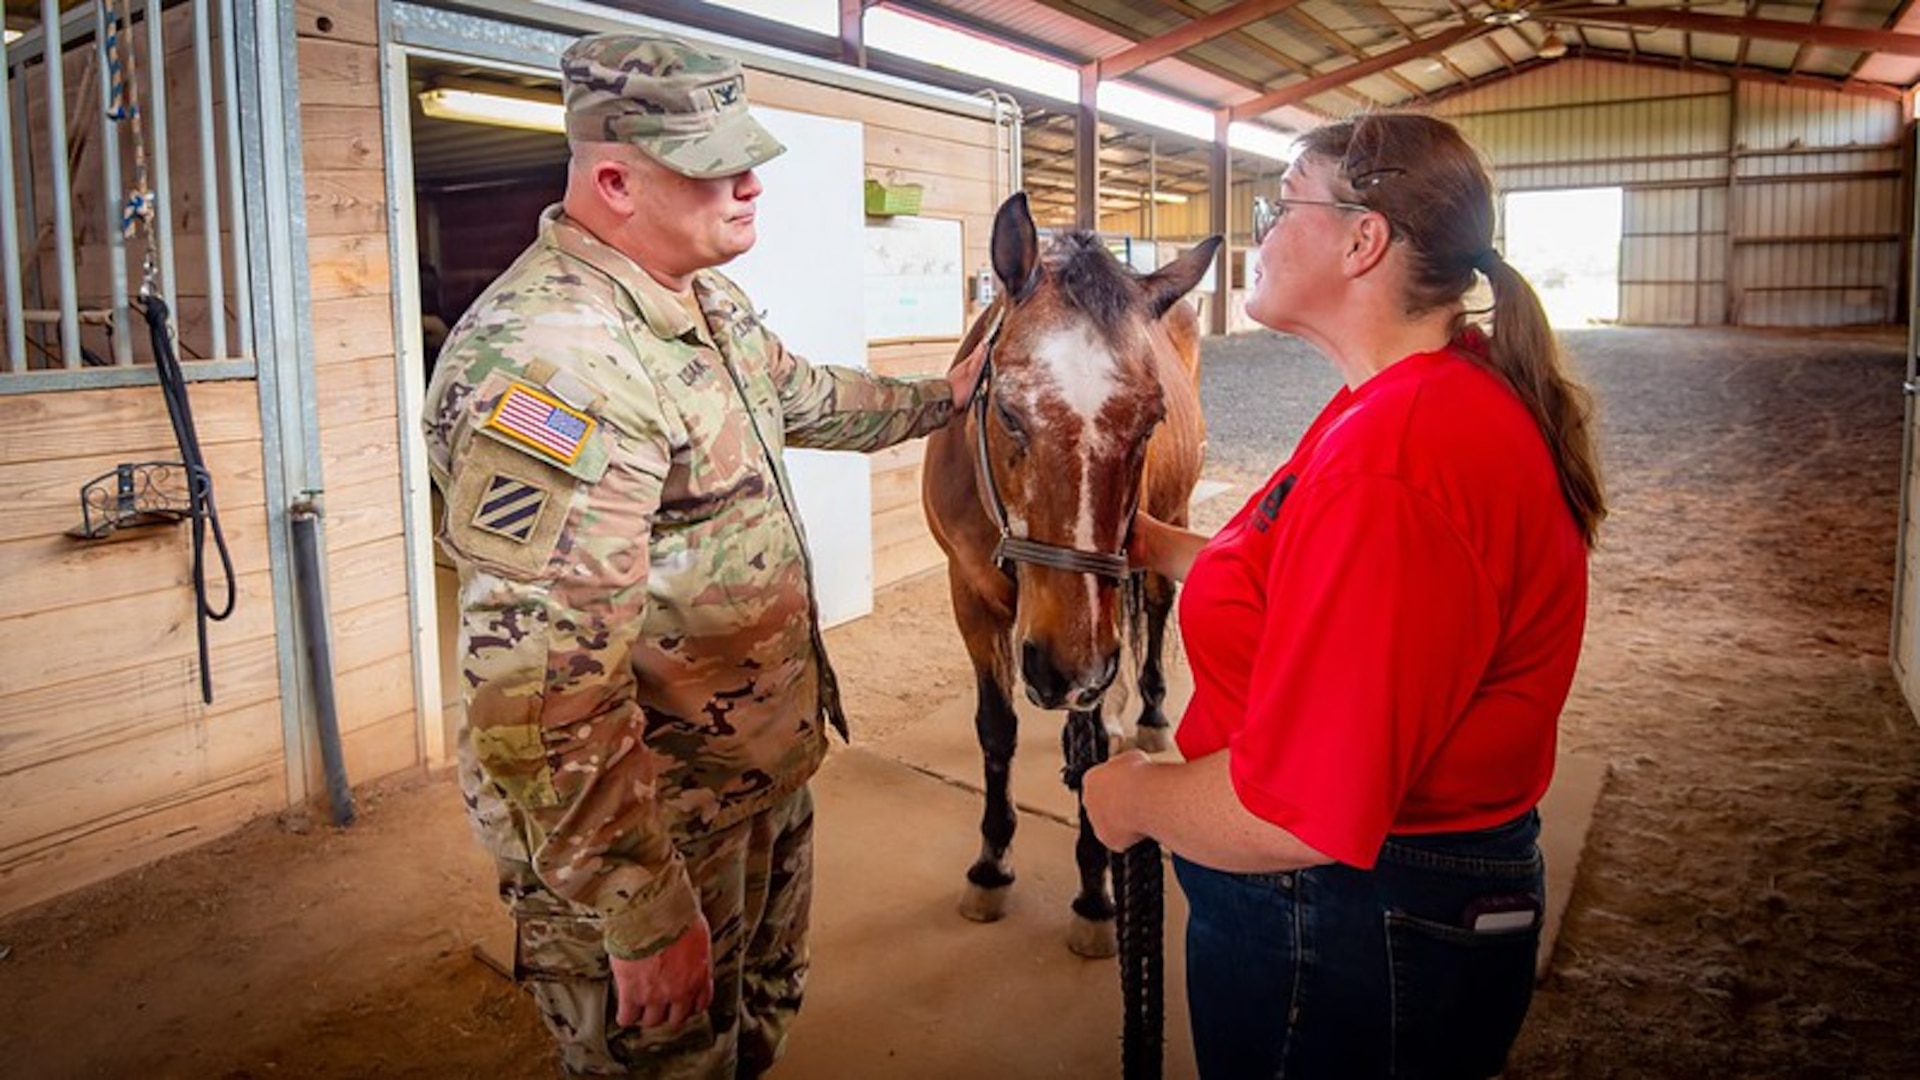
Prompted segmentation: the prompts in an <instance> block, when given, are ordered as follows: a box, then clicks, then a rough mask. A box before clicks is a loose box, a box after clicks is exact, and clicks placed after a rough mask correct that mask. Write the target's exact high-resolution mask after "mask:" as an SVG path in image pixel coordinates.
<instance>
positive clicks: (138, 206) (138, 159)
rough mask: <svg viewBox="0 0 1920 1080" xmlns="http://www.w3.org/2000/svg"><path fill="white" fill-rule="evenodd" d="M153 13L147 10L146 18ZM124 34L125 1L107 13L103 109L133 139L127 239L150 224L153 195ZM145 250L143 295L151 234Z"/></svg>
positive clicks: (149, 276)
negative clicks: (109, 98) (107, 101)
mask: <svg viewBox="0 0 1920 1080" xmlns="http://www.w3.org/2000/svg"><path fill="white" fill-rule="evenodd" d="M154 15H155V13H154V12H152V11H149V12H148V14H147V17H148V18H153V17H154ZM123 26H124V27H125V28H126V30H127V31H128V32H131V31H132V29H133V16H132V14H131V12H130V11H129V9H128V0H120V3H119V4H118V5H116V6H115V7H113V8H111V9H109V10H108V12H107V47H106V53H107V85H108V88H109V90H110V92H111V93H112V95H113V105H112V107H111V108H109V109H108V110H107V118H108V119H109V120H114V121H119V122H122V123H126V124H127V125H128V128H129V132H128V134H129V135H130V136H131V137H132V139H133V185H132V187H130V188H129V189H128V190H127V201H126V203H125V204H124V205H123V206H122V207H121V209H120V235H121V237H122V238H124V239H127V240H131V239H133V237H134V234H135V233H136V232H138V231H139V230H140V229H141V228H142V227H143V226H146V227H150V226H151V225H152V223H153V192H152V191H150V190H149V189H148V188H147V136H146V125H145V124H142V123H140V83H139V82H138V80H136V79H135V78H134V70H133V50H132V49H129V48H127V46H126V43H125V42H124V41H123V40H121V36H120V34H121V29H122V27H123ZM148 236H149V242H148V244H147V251H146V273H145V275H144V280H143V282H142V285H141V291H142V292H143V293H144V292H145V291H146V290H147V288H148V287H149V286H150V285H151V284H152V281H153V277H154V269H153V244H152V242H151V236H152V234H151V232H149V234H148Z"/></svg>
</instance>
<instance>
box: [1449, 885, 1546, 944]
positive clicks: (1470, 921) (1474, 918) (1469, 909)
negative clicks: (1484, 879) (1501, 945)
mask: <svg viewBox="0 0 1920 1080" xmlns="http://www.w3.org/2000/svg"><path fill="white" fill-rule="evenodd" d="M1539 921H1540V898H1539V897H1538V896H1535V895H1534V894H1532V893H1487V894H1486V895H1484V896H1476V897H1474V898H1473V899H1472V900H1469V901H1467V906H1466V908H1465V909H1464V910H1463V911H1461V913H1460V925H1461V926H1464V927H1466V928H1467V929H1469V930H1471V931H1473V932H1474V933H1476V934H1498V933H1502V932H1505V931H1512V930H1528V929H1531V928H1532V927H1533V926H1534V924H1536V923H1538V922H1539Z"/></svg>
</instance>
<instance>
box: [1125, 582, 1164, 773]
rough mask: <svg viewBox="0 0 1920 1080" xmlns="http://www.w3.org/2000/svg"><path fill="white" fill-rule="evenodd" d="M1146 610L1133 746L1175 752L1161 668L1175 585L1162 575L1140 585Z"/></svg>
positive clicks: (1151, 752) (1146, 749)
mask: <svg viewBox="0 0 1920 1080" xmlns="http://www.w3.org/2000/svg"><path fill="white" fill-rule="evenodd" d="M1140 587H1141V590H1142V592H1143V594H1144V597H1143V600H1144V602H1145V604H1146V607H1147V655H1146V659H1145V662H1144V663H1142V664H1141V667H1140V726H1139V729H1138V730H1137V731H1136V732H1135V734H1134V745H1136V746H1138V747H1139V748H1140V749H1142V750H1145V751H1146V752H1147V753H1149V754H1157V753H1160V752H1161V751H1163V750H1171V749H1173V735H1172V733H1171V732H1170V731H1169V730H1168V726H1169V724H1168V720H1167V714H1166V712H1165V711H1164V710H1163V709H1162V708H1161V706H1162V705H1163V704H1164V703H1165V702H1166V700H1167V673H1166V669H1165V668H1164V667H1163V666H1162V664H1161V656H1160V654H1161V652H1162V651H1163V650H1164V648H1165V646H1166V641H1167V616H1168V615H1169V614H1170V613H1171V612H1172V611H1173V582H1172V581H1170V580H1168V579H1167V578H1165V577H1162V576H1161V575H1159V574H1151V573H1150V574H1147V575H1146V577H1145V580H1143V581H1142V582H1141V586H1140Z"/></svg>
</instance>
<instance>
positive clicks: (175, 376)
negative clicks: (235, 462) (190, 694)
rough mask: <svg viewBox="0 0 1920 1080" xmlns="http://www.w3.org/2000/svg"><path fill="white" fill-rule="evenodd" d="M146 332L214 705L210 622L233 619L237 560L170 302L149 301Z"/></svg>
mask: <svg viewBox="0 0 1920 1080" xmlns="http://www.w3.org/2000/svg"><path fill="white" fill-rule="evenodd" d="M145 303H146V318H147V332H148V334H149V335H150V336H151V338H152V340H153V368H154V372H155V373H156V374H157V375H158V376H159V379H160V392H161V394H163V395H164V396H165V397H166V399H167V417H168V419H170V420H172V421H173V438H174V441H175V442H176V443H178V444H179V446H180V462H181V466H182V468H183V469H184V471H185V472H186V474H187V516H188V517H189V518H191V519H192V521H193V602H194V614H195V629H196V630H197V632H198V635H199V640H200V700H201V701H203V702H205V703H207V704H209V705H211V704H213V672H212V670H211V668H210V667H209V664H208V659H209V658H208V650H207V622H208V620H213V621H215V622H218V621H219V620H221V619H225V618H226V617H227V616H229V615H232V614H233V602H234V597H235V596H236V595H237V594H236V591H235V589H234V581H233V555H232V554H231V553H230V552H228V550H227V537H226V534H225V533H224V532H222V531H221V528H220V512H219V511H218V510H217V509H215V508H214V505H213V476H212V474H210V473H208V472H207V463H206V459H205V458H203V457H202V456H201V455H200V434H199V432H197V431H196V430H194V426H193V406H192V405H191V404H190V403H189V402H188V401H187V376H186V372H184V371H182V370H181V368H180V358H179V357H178V356H177V355H176V354H175V353H174V350H173V334H172V332H171V330H170V328H169V326H168V311H167V302H166V301H165V300H162V299H161V298H160V297H159V295H157V294H149V295H147V296H146V298H145ZM209 529H211V530H212V532H213V543H214V547H215V549H217V550H218V551H219V553H220V568H221V569H222V570H223V571H224V572H225V573H226V576H227V603H226V606H225V607H223V608H221V609H220V610H219V611H215V610H214V609H213V605H212V604H210V603H208V601H207V562H206V548H207V532H208V530H209Z"/></svg>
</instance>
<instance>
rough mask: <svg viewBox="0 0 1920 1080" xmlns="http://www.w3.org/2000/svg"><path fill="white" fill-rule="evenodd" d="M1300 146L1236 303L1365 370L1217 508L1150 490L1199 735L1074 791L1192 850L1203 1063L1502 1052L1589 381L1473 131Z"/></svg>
mask: <svg viewBox="0 0 1920 1080" xmlns="http://www.w3.org/2000/svg"><path fill="white" fill-rule="evenodd" d="M1301 150H1302V152H1301V154H1300V156H1299V158H1298V159H1297V160H1296V161H1295V162H1294V164H1293V165H1292V167H1291V168H1289V169H1288V170H1287V173H1286V176H1285V177H1284V178H1283V179H1282V181H1281V185H1280V194H1279V197H1278V198H1275V199H1273V200H1271V201H1268V200H1264V199H1263V200H1260V201H1259V203H1258V204H1257V205H1256V207H1255V218H1256V220H1255V233H1256V242H1258V243H1259V245H1260V257H1259V265H1258V268H1257V270H1256V277H1255V281H1254V284H1253V289H1252V292H1251V294H1250V295H1249V297H1248V299H1247V313H1248V314H1249V315H1250V316H1252V317H1253V318H1254V319H1255V320H1256V321H1258V322H1260V323H1261V324H1263V325H1266V326H1269V327H1272V328H1274V329H1276V330H1281V331H1285V332H1288V333H1292V334H1297V335H1299V336H1300V337H1302V338H1305V339H1306V340H1307V341H1309V342H1311V343H1313V344H1314V345H1315V346H1316V347H1318V348H1319V349H1320V350H1321V352H1323V353H1325V354H1326V356H1327V357H1328V358H1329V359H1330V360H1331V361H1332V362H1333V364H1334V366H1335V368H1336V369H1337V370H1338V371H1339V372H1340V374H1341V375H1342V376H1343V377H1344V378H1345V380H1346V386H1345V387H1344V388H1343V389H1342V390H1340V392H1339V393H1338V394H1336V395H1335V397H1334V399H1333V400H1332V401H1331V402H1330V403H1329V404H1328V405H1327V406H1326V408H1325V409H1324V410H1323V411H1322V412H1321V414H1320V416H1319V417H1318V418H1317V419H1316V420H1315V421H1314V422H1313V424H1312V426H1311V427H1310V428H1309V429H1308V430H1307V432H1306V434H1305V435H1303V436H1302V437H1301V440H1300V442H1299V445H1298V446H1297V447H1296V448H1295V450H1294V453H1293V456H1292V457H1291V458H1289V459H1288V460H1287V462H1286V463H1285V464H1284V465H1282V466H1281V467H1280V469H1279V471H1278V472H1276V473H1275V474H1274V475H1273V477H1272V478H1271V479H1270V480H1269V481H1268V483H1267V484H1266V485H1265V486H1264V487H1263V488H1262V489H1261V490H1260V491H1259V492H1258V493H1256V494H1255V496H1254V497H1253V498H1252V499H1251V500H1250V501H1249V502H1248V503H1247V505H1246V506H1245V507H1243V508H1242V509H1241V510H1240V512H1239V513H1238V514H1236V515H1235V516H1234V518H1233V519H1232V520H1231V521H1229V522H1228V523H1227V524H1226V526H1225V527H1223V528H1222V529H1221V530H1220V532H1219V533H1218V534H1217V535H1215V536H1214V537H1212V538H1211V539H1207V538H1203V537H1200V536H1198V535H1195V534H1193V533H1189V532H1186V531H1184V530H1180V529H1175V528H1172V527H1170V526H1167V525H1164V524H1162V523H1160V522H1157V521H1153V520H1151V519H1147V518H1141V519H1139V520H1138V522H1137V524H1136V527H1135V539H1134V552H1133V554H1134V556H1135V560H1136V561H1137V562H1139V563H1141V564H1143V565H1146V566H1150V567H1152V568H1153V569H1156V570H1158V571H1161V572H1163V573H1166V574H1168V575H1169V576H1172V577H1176V578H1183V579H1185V582H1186V585H1185V588H1184V589H1183V591H1182V594H1181V600H1180V625H1181V630H1182V633H1183V634H1184V636H1185V641H1186V646H1187V655H1188V657H1189V660H1190V663H1191V666H1192V669H1193V676H1194V695H1193V701H1192V703H1191V704H1190V705H1189V706H1188V708H1187V711H1186V714H1185V715H1184V716H1183V717H1182V719H1181V722H1180V728H1179V735H1178V741H1179V745H1180V749H1181V751H1182V753H1183V755H1184V756H1185V758H1186V760H1185V761H1184V762H1182V763H1170V764H1158V763H1154V762H1152V761H1150V760H1149V759H1148V758H1146V757H1145V756H1144V755H1142V754H1140V753H1138V752H1131V753H1127V754H1123V755H1120V756H1118V757H1116V758H1115V759H1114V760H1113V761H1111V762H1109V763H1108V764H1106V765H1104V766H1102V767H1100V768H1098V769H1096V770H1094V771H1092V772H1090V773H1089V774H1088V775H1087V777H1086V781H1085V799H1086V808H1087V812H1088V814H1089V816H1090V817H1091V819H1092V821H1093V824H1094V827H1095V828H1096V829H1097V830H1098V832H1099V834H1100V836H1101V838H1102V839H1103V840H1104V841H1106V842H1107V844H1108V845H1109V846H1110V847H1113V848H1115V849H1123V848H1126V847H1128V846H1130V845H1131V844H1133V843H1135V842H1137V841H1139V840H1140V839H1142V838H1144V837H1152V838H1153V839H1155V840H1158V841H1159V842H1160V843H1161V844H1163V845H1165V846H1166V847H1168V848H1169V849H1171V850H1172V852H1173V853H1174V865H1175V870H1176V873H1177V874H1178V876H1179V879H1180V883H1181V887H1182V888H1183V890H1184V891H1185V892H1186V894H1187V899H1188V907H1189V911H1190V915H1189V920H1188V929H1187V971H1188V987H1187V990H1188V998H1189V1009H1190V1012H1191V1014H1192V1017H1193V1033H1194V1044H1195V1051H1196V1055H1197V1057H1198V1059H1199V1065H1200V1071H1201V1074H1202V1075H1203V1076H1205V1077H1208V1078H1210V1080H1215V1078H1220V1077H1240V1076H1249V1077H1251V1076H1260V1077H1273V1076H1281V1075H1284V1076H1288V1077H1295V1076H1337V1077H1342V1078H1346V1077H1366V1076H1396V1077H1406V1076H1444V1077H1455V1076H1475V1077H1478V1076H1492V1075H1495V1074H1497V1073H1498V1072H1499V1071H1500V1070H1501V1068H1502V1067H1503V1065H1504V1062H1505V1059H1506V1053H1507V1050H1508V1048H1509V1047H1510V1046H1511V1044H1512V1042H1513V1039H1514V1037H1515V1036H1516V1035H1517V1034H1518V1032H1519V1029H1520V1023H1521V1020H1522V1018H1523V1017H1524V1016H1525V1014H1526V1008H1527V1003H1528V1000H1529V999H1530V997H1531V995H1532V989H1533V965H1534V952H1535V950H1536V948H1537V946H1538V942H1539V936H1540V913H1541V909H1542V902H1543V900H1544V893H1545V886H1544V880H1543V875H1542V864H1541V859H1540V852H1539V848H1538V846H1537V844H1536V840H1537V837H1538V834H1539V818H1538V815H1537V814H1536V812H1535V810H1534V807H1535V805H1536V804H1537V803H1538V802H1539V800H1540V796H1541V794H1542V793H1544V792H1545V791H1546V788H1547V782H1548V780H1549V779H1550V778H1551V775H1552V771H1553V760H1554V739H1555V732H1556V727H1557V723H1558V719H1559V715H1560V709H1561V706H1562V705H1563V704H1564V703H1565V701H1566V696H1567V691H1568V688H1569V687H1570V685H1571V684H1572V681H1573V673H1574V664H1575V661H1576V660H1577V659H1578V657H1579V652H1580V639H1581V634H1582V631H1583V627H1584V622H1585V617H1586V601H1587V551H1588V548H1589V547H1590V546H1591V545H1592V543H1593V540H1594V536H1595V533H1596V530H1597V529H1598V527H1599V523H1600V520H1601V518H1602V517H1604V516H1605V512H1606V511H1605V503H1604V497H1603V495H1602V491H1601V484H1600V477H1599V468H1598V464H1597V461H1596V457H1595V453H1594V449H1593V442H1592V437H1591V433H1590V430H1589V417H1590V412H1591V410H1590V406H1589V399H1588V397H1587V395H1586V393H1585V391H1584V390H1582V389H1581V388H1580V387H1579V386H1578V385H1577V384H1576V383H1574V382H1573V380H1572V379H1571V378H1570V377H1569V376H1568V374H1567V373H1566V371H1565V370H1564V369H1563V367H1562V364H1561V361H1560V357H1559V352H1558V349H1557V347H1556V344H1555V341H1554V338H1553V335H1552V332H1551V331H1550V330H1549V328H1548V326H1547V321H1546V316H1545V314H1544V312H1543V311H1542V310H1541V307H1540V303H1539V300H1538V298H1537V297H1536V296H1535V295H1534V293H1533V290H1532V289H1531V288H1530V287H1529V286H1528V285H1527V283H1526V281H1525V279H1524V278H1522V277H1521V276H1520V274H1519V273H1518V272H1517V271H1515V270H1514V269H1513V268H1512V267H1510V266H1508V265H1507V264H1506V263H1505V262H1504V261H1503V260H1502V259H1501V258H1500V255H1499V253H1498V252H1496V251H1494V250H1493V248H1492V246H1491V245H1492V238H1493V223H1494V202H1493V193H1492V186H1491V183H1490V181H1489V179H1488V177H1487V174H1486V171H1485V169H1484V168H1483V167H1482V166H1481V164H1480V161H1479V158H1478V156H1477V155H1476V154H1475V152H1474V151H1473V149H1472V147H1470V146H1469V145H1468V144H1467V142H1466V141H1465V140H1464V139H1463V138H1462V137H1461V135H1460V133H1459V132H1458V131H1456V130H1455V129H1454V128H1453V127H1452V126H1451V125H1449V124H1447V123H1445V122H1444V121H1440V120H1436V119H1433V118H1430V117H1425V116H1418V115H1412V114H1378V115H1366V116H1361V117H1358V118H1355V119H1351V120H1346V121H1341V122H1338V123H1334V124H1329V125H1327V126H1325V127H1322V128H1320V129H1317V130H1315V131H1313V132H1311V133H1310V134H1308V135H1307V136H1305V137H1304V138H1303V140H1302V143H1301ZM1478 276H1484V277H1485V278H1486V279H1487V281H1488V282H1489V283H1490V285H1491V287H1492V293H1493V301H1494V303H1493V323H1494V326H1493V330H1492V332H1491V334H1490V335H1489V334H1483V333H1482V332H1481V331H1479V330H1478V329H1476V328H1473V327H1471V326H1470V325H1469V324H1468V321H1467V312H1466V307H1465V296H1466V294H1467V292H1468V290H1469V289H1470V288H1471V287H1472V286H1473V285H1474V283H1475V282H1476V280H1477V279H1478Z"/></svg>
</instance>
